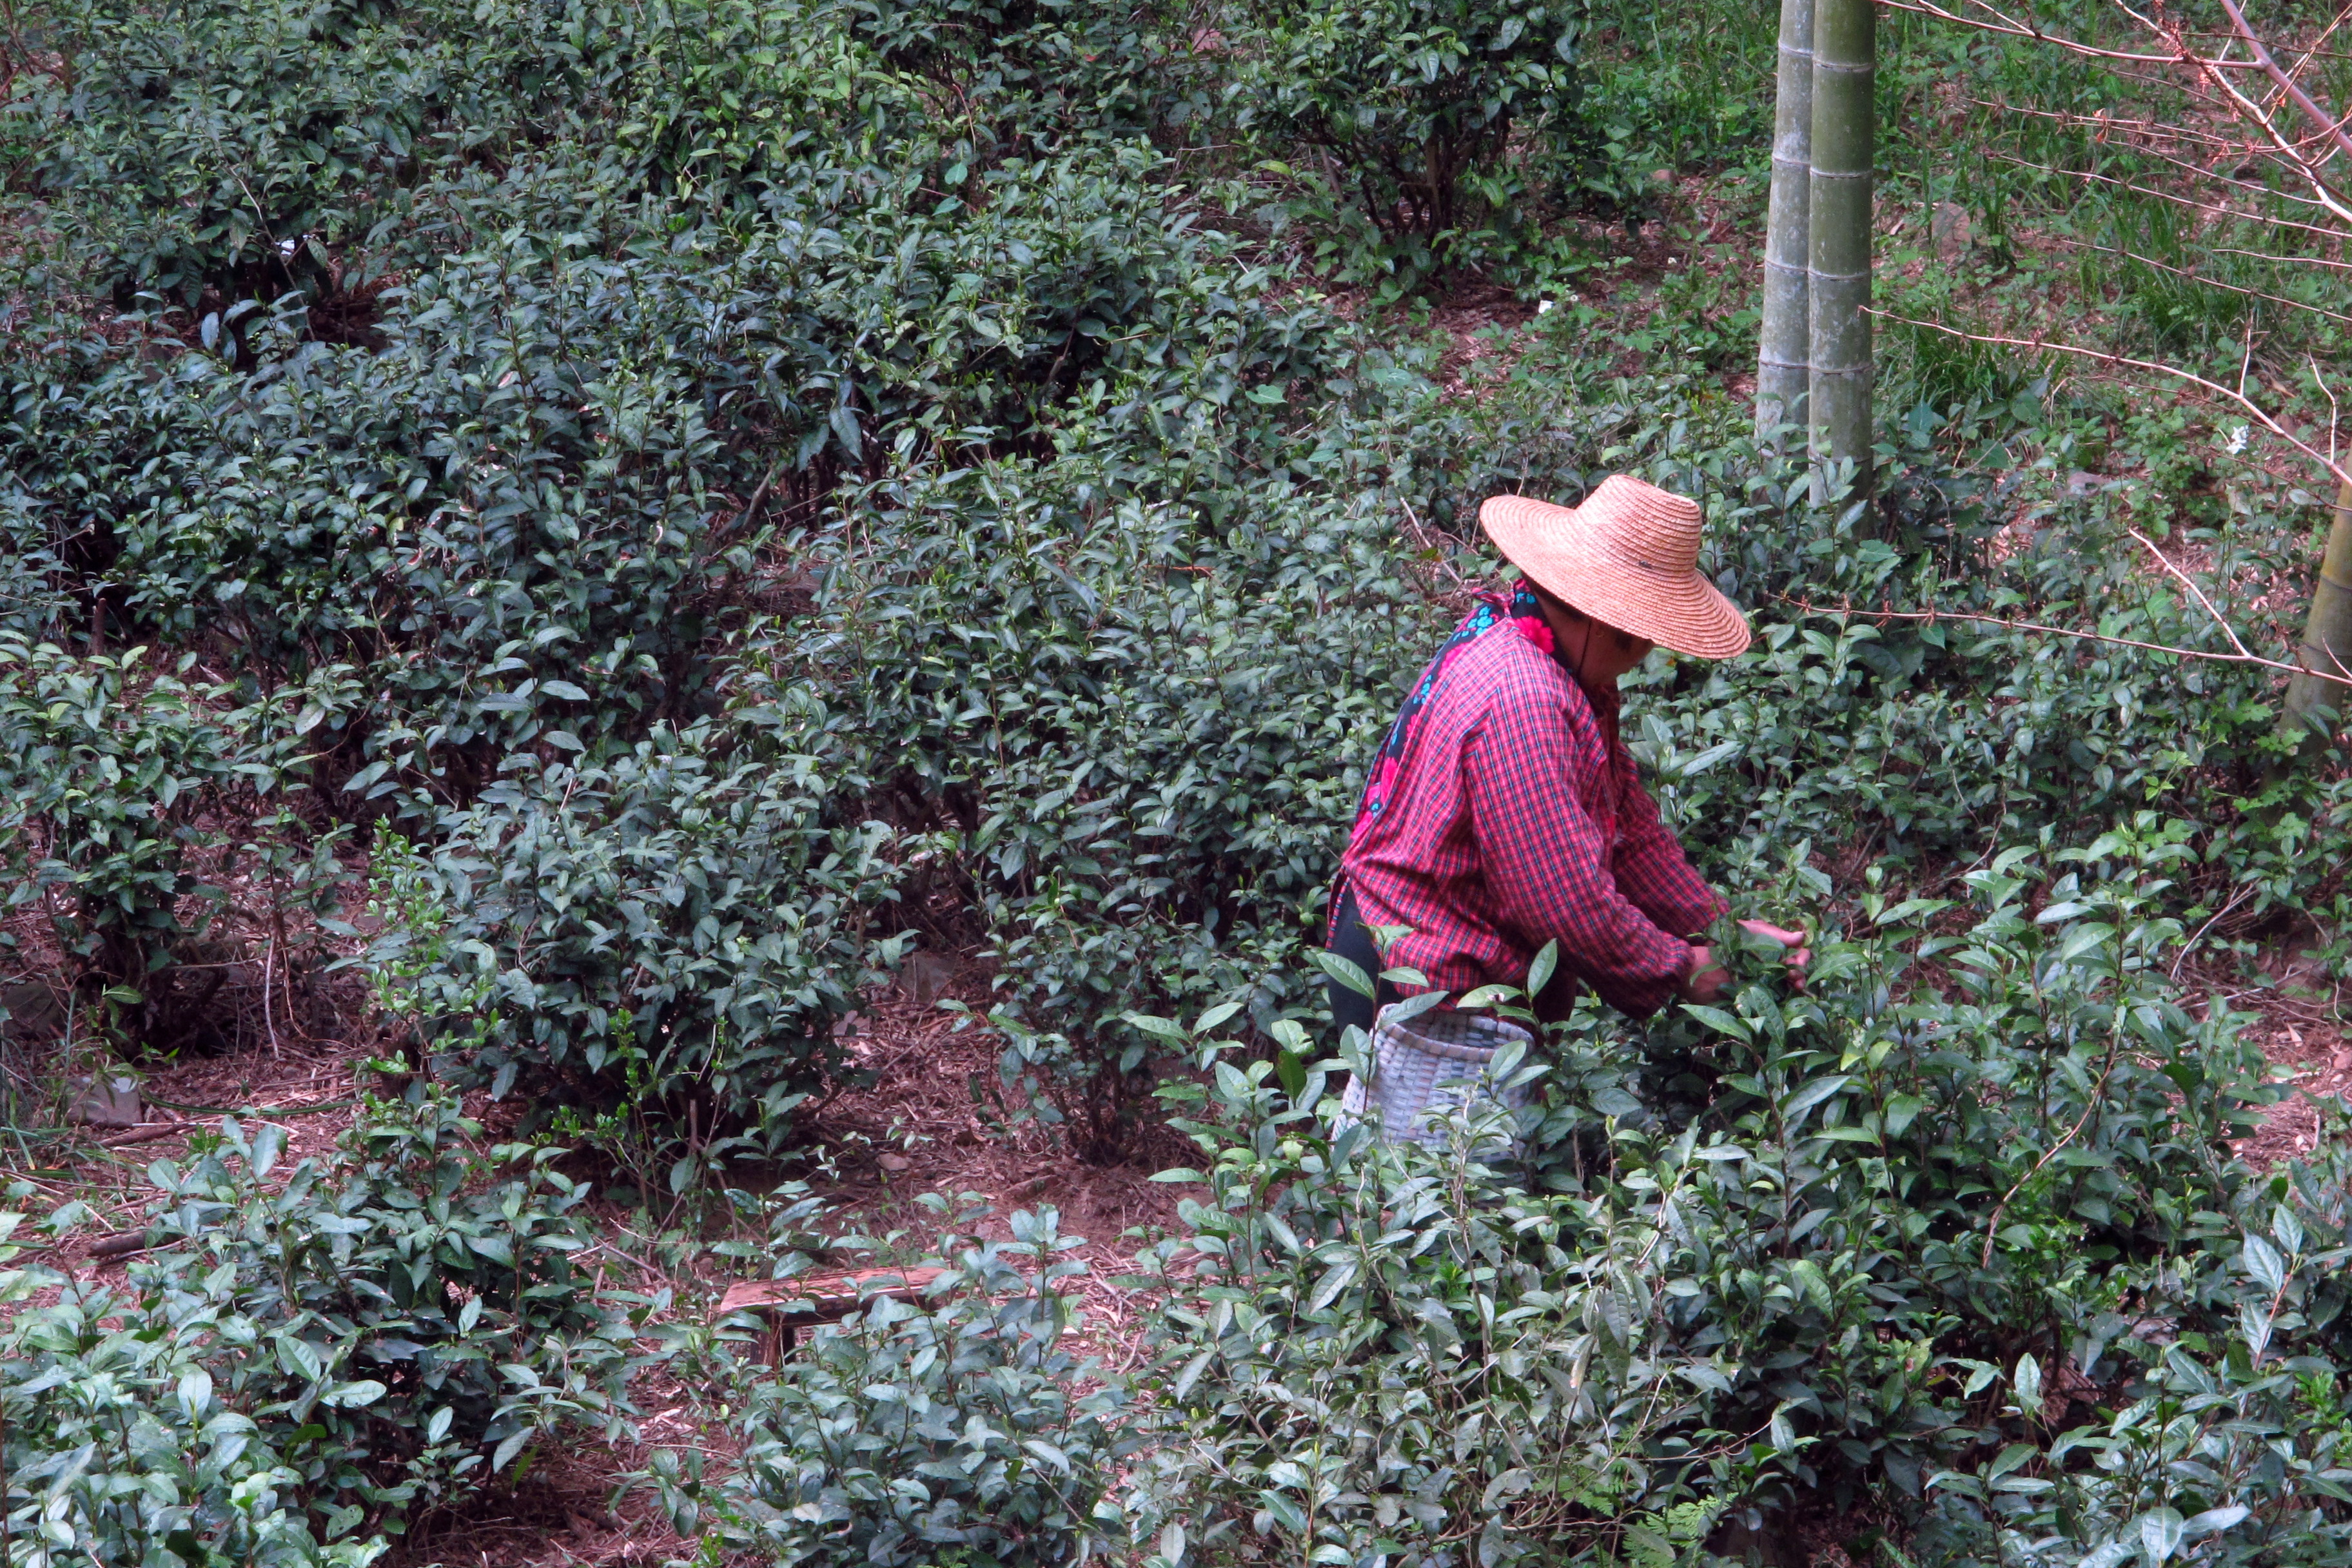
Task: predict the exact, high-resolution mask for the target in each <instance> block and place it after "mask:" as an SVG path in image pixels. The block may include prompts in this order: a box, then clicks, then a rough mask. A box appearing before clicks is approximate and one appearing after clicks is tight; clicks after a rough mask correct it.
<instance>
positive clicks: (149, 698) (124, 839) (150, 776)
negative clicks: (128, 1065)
mask: <svg viewBox="0 0 2352 1568" xmlns="http://www.w3.org/2000/svg"><path fill="white" fill-rule="evenodd" d="M154 662H155V661H154V659H153V658H152V650H151V649H149V648H145V647H134V648H131V649H129V650H127V651H126V652H124V653H123V654H121V656H119V657H114V658H108V657H105V656H93V657H89V658H75V657H73V656H72V655H69V654H67V653H65V652H64V651H63V650H61V649H59V648H58V647H56V646H54V645H52V644H47V643H42V644H37V645H35V644H31V643H28V642H26V641H25V640H24V639H22V638H21V637H16V636H14V635H11V634H7V633H0V798H5V800H6V802H7V804H6V805H5V807H0V833H5V837H0V843H5V849H0V876H5V878H6V879H7V883H8V892H7V905H8V907H9V908H11V909H21V908H23V907H24V906H26V905H27V904H33V903H39V904H40V905H42V906H43V907H44V908H45V910H47V914H48V923H49V926H50V930H51V932H52V934H53V935H54V936H55V937H56V939H57V942H58V947H59V948H60V949H61V950H62V952H64V954H65V956H66V961H67V963H68V966H69V967H70V970H71V973H72V981H73V985H74V989H75V991H76V994H77V998H78V1001H79V1004H80V1005H87V1006H90V1007H94V1008H95V1007H100V1006H101V1005H102V1007H103V1010H104V1012H105V1014H106V1016H108V1018H109V1019H110V1033H112V1034H114V1035H115V1036H116V1037H118V1039H119V1040H120V1041H121V1042H122V1043H124V1044H126V1045H130V1046H133V1047H139V1048H143V1049H148V1050H152V1051H155V1052H158V1053H162V1052H167V1051H170V1050H173V1049H175V1048H177V1047H179V1046H181V1045H184V1044H185V1043H186V1041H187V1039H188V1038H189V1037H190V1035H191V1032H192V1030H193V1029H194V1026H196V1024H197V1023H199V1022H200V1017H199V1014H200V1009H201V1005H202V1002H203V1000H204V997H203V995H202V994H195V993H194V988H193V987H192V986H190V985H188V984H186V983H185V980H184V976H183V975H181V974H177V973H173V972H172V971H173V964H174V963H175V962H176V961H178V960H180V959H182V958H184V957H185V956H186V953H187V948H188V944H189V943H190V942H193V941H194V939H195V938H197V937H199V936H200V935H201V934H202V933H203V931H204V930H205V926H206V924H207V923H208V922H209V921H210V919H211V917H212V915H213V913H214V912H215V910H217V908H218V907H219V906H220V905H221V904H222V903H223V902H225V901H226V899H227V897H228V886H227V885H228V883H229V880H230V879H231V877H232V875H233V874H234V871H235V866H234V860H235V858H236V854H237V852H238V851H239V850H244V851H247V852H248V853H265V852H264V851H262V850H260V849H259V847H258V846H257V845H255V844H253V843H250V842H244V843H241V842H240V841H239V840H240V833H239V828H240V826H247V827H248V830H251V829H252V827H253V826H257V825H243V824H240V823H239V822H238V820H237V817H238V813H237V812H236V810H235V809H234V808H235V807H236V806H237V805H241V804H244V803H247V802H254V801H257V800H258V799H259V798H260V797H266V796H267V795H269V794H270V793H271V792H272V791H273V790H276V789H278V787H279V786H280V785H282V784H285V783H286V782H287V775H288V773H289V772H293V771H295V768H296V764H297V763H298V761H299V746H300V744H301V741H300V737H299V729H300V719H301V715H300V713H299V711H297V710H299V709H300V708H301V707H302V698H303V695H304V694H303V693H302V692H300V691H287V692H283V693H280V694H278V698H277V699H276V700H263V701H256V702H248V703H244V704H240V703H239V697H240V695H241V694H240V693H239V692H237V691H236V689H234V688H233V687H231V686H228V685H226V684H222V683H212V684H208V685H205V686H193V685H191V684H189V683H188V682H187V681H186V680H185V679H182V678H183V677H184V676H186V675H187V674H188V673H190V668H191V666H192V665H193V664H194V658H193V656H191V657H189V658H183V659H181V660H180V661H179V667H178V668H179V673H178V674H177V675H173V674H168V673H163V672H161V671H152V672H151V669H150V668H149V667H150V666H152V664H153V663H154ZM290 820H291V819H290V818H288V817H287V816H285V815H284V814H280V816H278V818H275V819H273V821H274V822H276V823H277V825H278V826H288V825H289V822H290ZM298 837H307V835H298ZM323 852H324V851H320V853H323ZM312 880H313V881H315V880H316V879H315V878H313V879H312Z"/></svg>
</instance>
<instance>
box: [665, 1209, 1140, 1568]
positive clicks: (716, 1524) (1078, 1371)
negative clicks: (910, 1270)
mask: <svg viewBox="0 0 2352 1568" xmlns="http://www.w3.org/2000/svg"><path fill="white" fill-rule="evenodd" d="M1083 1245H1084V1242H1083V1240H1082V1239H1080V1238H1078V1237H1067V1236H1064V1235H1062V1234H1061V1232H1060V1229H1059V1226H1058V1221H1057V1216H1056V1215H1055V1211H1054V1210H1052V1209H1050V1208H1049V1209H1045V1210H1041V1211H1039V1212H1038V1213H1036V1214H1034V1215H1033V1214H1028V1213H1020V1214H1015V1215H1013V1240H1012V1241H1011V1242H1009V1243H998V1242H990V1243H987V1244H984V1245H982V1246H979V1247H969V1248H966V1249H965V1250H963V1251H962V1252H961V1253H959V1254H958V1255H957V1257H956V1258H955V1260H954V1262H953V1264H952V1265H951V1266H950V1268H949V1271H948V1272H947V1273H946V1274H944V1275H943V1276H941V1277H940V1279H939V1280H938V1281H936V1282H935V1283H934V1284H933V1285H932V1286H931V1287H930V1288H929V1291H928V1292H927V1294H928V1295H929V1297H930V1298H931V1300H928V1301H926V1302H924V1303H921V1304H916V1303H909V1302H898V1301H894V1300H889V1299H888V1298H887V1297H882V1298H877V1300H875V1301H874V1302H873V1304H872V1305H871V1306H870V1307H869V1308H867V1309H866V1310H865V1311H864V1312H863V1313H860V1314H858V1315H856V1316H854V1317H852V1318H850V1319H849V1320H848V1321H845V1322H844V1323H842V1324H840V1325H839V1326H837V1327H834V1328H827V1329H820V1330H817V1331H814V1334H813V1336H812V1337H811V1338H810V1339H809V1340H808V1342H807V1343H806V1344H805V1345H803V1347H802V1348H801V1349H800V1350H799V1351H798V1352H795V1354H794V1355H793V1357H791V1358H790V1359H788V1360H787V1361H786V1362H785V1363H783V1365H782V1367H780V1368H778V1369H777V1370H776V1371H774V1372H773V1373H768V1372H764V1371H762V1372H760V1373H749V1374H747V1373H741V1372H739V1373H737V1374H736V1375H737V1379H738V1382H737V1384H736V1385H735V1387H734V1388H733V1389H732V1390H731V1392H730V1396H729V1403H730V1405H732V1406H733V1407H734V1408H735V1410H736V1411H737V1412H738V1414H736V1415H734V1416H733V1417H732V1419H733V1420H734V1422H735V1423H736V1427H737V1431H738V1434H739V1436H740V1441H741V1444H742V1449H741V1459H740V1463H739V1464H738V1465H737V1466H736V1467H735V1468H733V1469H732V1470H730V1473H729V1474H728V1475H727V1476H726V1477H725V1478H724V1479H722V1480H720V1481H719V1482H717V1483H716V1484H715V1485H714V1484H709V1483H698V1482H693V1481H690V1480H688V1479H687V1477H686V1475H685V1473H684V1472H683V1471H682V1470H680V1469H679V1468H677V1466H676V1465H675V1463H674V1462H673V1463H672V1464H671V1465H670V1466H669V1467H668V1468H667V1469H665V1470H662V1471H657V1472H656V1476H655V1483H656V1486H657V1487H658V1488H659V1489H661V1491H662V1492H663V1494H664V1498H665V1501H666V1503H667V1507H668V1508H669V1510H670V1512H671V1517H672V1520H673V1521H674V1522H675V1523H676V1524H677V1528H678V1529H679V1530H680V1531H685V1532H688V1533H700V1534H702V1535H703V1537H704V1539H705V1540H706V1541H708V1542H711V1543H712V1544H714V1545H716V1546H719V1547H720V1548H722V1549H725V1550H731V1551H739V1552H758V1553H759V1554H760V1555H761V1556H762V1557H763V1558H768V1559H772V1560H773V1561H775V1562H778V1563H839V1564H844V1565H847V1564H863V1563H879V1564H884V1565H886V1568H889V1565H897V1564H916V1563H1003V1564H1006V1565H1008V1568H1019V1565H1024V1564H1034V1563H1066V1562H1072V1561H1083V1560H1085V1559H1086V1558H1087V1557H1088V1556H1090V1555H1092V1554H1093V1553H1095V1552H1097V1551H1099V1550H1100V1549H1102V1548H1103V1547H1105V1546H1107V1545H1110V1544H1114V1543H1116V1542H1118V1540H1119V1539H1120V1534H1119V1531H1120V1528H1121V1519H1120V1515H1119V1512H1118V1508H1117V1507H1116V1505H1114V1504H1112V1503H1110V1502H1109V1501H1108V1500H1107V1499H1108V1492H1109V1489H1110V1484H1111V1481H1112V1479H1113V1477H1114V1476H1115V1475H1116V1473H1117V1471H1118V1466H1119V1465H1120V1463H1121V1462H1122V1461H1123V1460H1124V1459H1126V1458H1128V1457H1129V1455H1130V1454H1131V1453H1132V1452H1133V1448H1134V1445H1133V1442H1132V1440H1131V1438H1130V1437H1129V1436H1128V1434H1127V1432H1126V1431H1125V1429H1124V1427H1123V1426H1122V1424H1121V1423H1120V1420H1119V1417H1120V1415H1121V1412H1122V1410H1123V1408H1124V1405H1125V1396H1124V1394H1123V1392H1122V1390H1121V1388H1120V1387H1119V1385H1118V1384H1117V1383H1116V1382H1115V1381H1111V1380H1109V1379H1108V1374H1107V1373H1104V1371H1103V1369H1102V1368H1101V1367H1099V1366H1098V1365H1097V1363H1094V1362H1092V1361H1087V1362H1080V1361H1078V1360H1077V1359H1076V1358H1075V1357H1073V1356H1072V1355H1071V1354H1070V1353H1069V1352H1067V1351H1066V1350H1065V1349H1063V1348H1062V1345H1061V1338H1062V1335H1063V1334H1064V1333H1066V1332H1067V1331H1069V1330H1070V1329H1072V1328H1073V1327H1074V1326H1076V1315H1075V1314H1074V1313H1073V1311H1072V1310H1071V1306H1070V1302H1069V1299H1068V1298H1067V1297H1066V1296H1065V1295H1063V1294H1062V1292H1061V1291H1060V1290H1059V1289H1056V1286H1057V1284H1058V1283H1059V1282H1060V1281H1063V1280H1066V1279H1070V1278H1072V1277H1074V1276H1076V1275H1079V1274H1083V1273H1084V1272H1085V1271H1086V1266H1085V1265H1084V1264H1082V1263H1077V1262H1074V1261H1071V1260H1069V1259H1068V1258H1063V1257H1062V1256H1061V1255H1063V1254H1065V1253H1067V1252H1068V1251H1069V1250H1070V1249H1072V1248H1074V1247H1080V1246H1083ZM1057 1259H1058V1260H1057ZM1016 1260H1024V1261H1025V1262H1026V1263H1027V1264H1028V1267H1027V1268H1025V1269H1024V1268H1021V1267H1018V1266H1016ZM800 1261H804V1259H803V1260H800ZM942 1298H944V1300H942ZM1089 1382H1093V1383H1096V1384H1097V1386H1096V1387H1095V1388H1094V1389H1093V1391H1092V1392H1088V1393H1084V1394H1081V1393H1079V1392H1078V1388H1079V1386H1080V1385H1083V1384H1087V1383H1089Z"/></svg>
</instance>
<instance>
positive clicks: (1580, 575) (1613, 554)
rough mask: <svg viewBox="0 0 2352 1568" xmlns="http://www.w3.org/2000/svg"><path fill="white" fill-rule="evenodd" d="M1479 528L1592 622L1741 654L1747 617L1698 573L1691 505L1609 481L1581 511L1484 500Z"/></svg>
mask: <svg viewBox="0 0 2352 1568" xmlns="http://www.w3.org/2000/svg"><path fill="white" fill-rule="evenodd" d="M1478 521H1479V522H1481V523H1482V524H1484V525H1485V527H1486V537H1487V538H1489V539H1491V540H1493V541H1494V542H1495V545H1496V548H1497V549H1499V550H1500V551H1502V552H1503V554H1504V555H1505V556H1506V557H1507V559H1508V560H1509V561H1510V563H1511V564H1512V565H1514V566H1517V568H1518V569H1519V570H1520V571H1522V572H1524V573H1526V574H1528V576H1529V577H1530V578H1532V579H1534V581H1535V584H1536V585H1537V586H1538V587H1539V588H1542V589H1544V590H1546V591H1547V592H1549V594H1551V595H1552V596H1553V597H1555V598H1558V599H1561V600H1564V601H1566V602H1567V603H1568V604H1569V605H1570V606H1572V607H1573V608H1575V609H1579V610H1581V611H1583V612H1584V613H1585V614H1586V615H1588V616H1591V617H1592V618H1593V619H1594V620H1596V621H1601V622H1604V623H1606V624H1607V625H1609V626H1615V627H1617V628H1618V629H1619V630H1620V631H1627V632H1631V633H1633V635H1634V636H1635V637H1646V638H1648V639H1649V640H1650V641H1651V642H1654V643H1656V644H1657V645H1658V646H1659V647H1668V648H1672V649H1674V650H1675V652H1676V653H1686V654H1689V655H1691V656H1692V657H1693V658H1730V657H1731V656H1732V655H1733V654H1736V653H1738V652H1739V651H1740V650H1741V649H1743V648H1745V647H1747V646H1748V618H1747V617H1746V616H1742V615H1741V614H1740V613H1739V607H1738V605H1734V604H1733V603H1732V602H1731V601H1730V600H1728V599H1727V598H1725V597H1724V596H1723V594H1722V592H1721V591H1720V590H1719V589H1717V587H1716V585H1715V584H1712V583H1710V582H1708V581H1707V580H1706V578H1705V577H1704V576H1702V575H1701V574H1700V573H1699V569H1698V536H1699V510H1698V503H1697V502H1696V501H1694V500H1688V499H1686V498H1685V497H1683V496H1678V495H1674V494H1671V493H1669V492H1667V491H1665V490H1662V489H1658V487H1657V486H1655V485H1649V484H1643V482H1642V481H1641V480H1640V479H1629V478H1627V477H1626V476H1625V475H1623V474H1612V475H1610V476H1609V478H1607V479H1603V480H1601V483H1600V485H1599V487H1598V488H1596V489H1594V490H1593V492H1592V493H1591V495H1589V496H1587V497H1585V498H1584V504H1583V505H1582V506H1554V505H1552V504H1551V502H1549V501H1541V500H1533V499H1532V498H1530V497H1528V496H1490V497H1489V498H1487V500H1486V504H1485V505H1483V506H1481V507H1480V508H1479V509H1478Z"/></svg>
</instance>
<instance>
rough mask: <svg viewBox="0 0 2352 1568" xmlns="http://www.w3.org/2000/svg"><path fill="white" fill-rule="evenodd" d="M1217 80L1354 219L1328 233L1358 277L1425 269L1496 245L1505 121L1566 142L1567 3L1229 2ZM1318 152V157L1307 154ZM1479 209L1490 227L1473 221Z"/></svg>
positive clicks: (1505, 240) (1510, 177)
mask: <svg viewBox="0 0 2352 1568" xmlns="http://www.w3.org/2000/svg"><path fill="white" fill-rule="evenodd" d="M1239 12H1240V15H1241V16H1243V17H1244V18H1246V23H1245V26H1244V27H1243V28H1242V29H1241V30H1240V31H1239V33H1238V35H1237V36H1236V37H1234V39H1233V40H1232V47H1233V48H1234V52H1235V54H1236V56H1237V57H1238V58H1239V59H1240V60H1241V61H1243V62H1244V63H1243V64H1242V65H1241V66H1240V67H1239V68H1237V71H1236V74H1235V79H1234V84H1233V86H1232V88H1231V89H1230V91H1231V93H1232V95H1233V97H1234V100H1235V102H1236V103H1238V104H1239V105H1240V106H1241V107H1240V110H1239V112H1240V115H1241V119H1242V121H1243V123H1244V125H1245V126H1248V127H1251V128H1252V129H1253V130H1254V131H1255V134H1256V135H1257V136H1258V137H1259V138H1260V142H1261V145H1262V146H1263V147H1264V149H1265V153H1267V154H1268V155H1270V156H1274V157H1278V158H1285V159H1288V160H1291V161H1292V162H1294V163H1309V161H1310V160H1312V161H1313V162H1312V164H1310V166H1308V167H1306V168H1301V169H1299V170H1298V171H1297V172H1298V173H1299V174H1302V175H1304V176H1306V177H1307V178H1309V179H1320V180H1321V181H1323V182H1324V183H1325V184H1326V185H1327V187H1328V191H1329V196H1328V202H1329V208H1330V210H1332V211H1333V212H1334V213H1335V215H1345V216H1346V218H1347V219H1348V220H1349V222H1350V223H1351V224H1352V225H1353V226H1360V231H1359V232H1358V233H1356V234H1345V233H1343V235H1342V237H1340V238H1339V239H1337V240H1335V241H1329V242H1327V246H1328V249H1330V250H1334V251H1337V252H1339V256H1340V257H1341V258H1342V260H1343V261H1344V264H1345V268H1346V270H1348V271H1349V273H1351V274H1354V275H1358V276H1377V275H1380V274H1383V273H1393V274H1398V275H1400V278H1399V281H1400V283H1401V284H1402V286H1405V287H1411V286H1412V282H1413V281H1414V280H1416V279H1419V278H1420V277H1422V276H1423V275H1425V274H1427V273H1429V272H1431V271H1433V270H1436V269H1441V268H1445V267H1448V266H1453V265H1458V264H1461V263H1465V262H1475V261H1477V260H1481V259H1484V258H1486V257H1487V256H1489V255H1494V254H1497V253H1499V254H1500V255H1502V256H1504V257H1508V256H1509V255H1510V253H1511V252H1512V250H1513V249H1515V248H1516V247H1517V245H1518V244H1519V243H1521V242H1522V237H1521V236H1520V235H1519V234H1518V233H1517V232H1515V231H1516V230H1517V228H1518V226H1520V225H1521V224H1522V223H1523V222H1524V221H1525V219H1524V214H1523V213H1522V212H1521V211H1520V210H1519V209H1520V207H1521V205H1522V204H1523V203H1524V202H1525V201H1526V200H1527V199H1528V195H1530V185H1531V184H1532V182H1530V181H1529V180H1528V178H1527V176H1526V175H1525V174H1523V173H1522V172H1520V171H1518V170H1516V169H1514V168H1512V167H1510V166H1509V164H1508V163H1506V162H1505V158H1504V154H1505V153H1506V150H1507V148H1509V147H1510V145H1511V143H1512V141H1513V138H1514V135H1515V134H1516V135H1517V136H1519V137H1522V138H1525V139H1526V140H1527V141H1528V142H1530V143H1531V144H1532V145H1533V146H1534V147H1535V148H1536V149H1538V151H1539V153H1540V152H1557V151H1559V150H1564V149H1565V148H1566V147H1568V146H1570V145H1572V144H1573V142H1575V140H1576V139H1577V138H1578V136H1579V133H1580V130H1581V127H1580V122H1579V120H1578V116H1577V107H1578V100H1579V93H1580V80H1579V77H1578V72H1577V67H1576V55H1577V44H1578V40H1579V37H1580V32H1581V20H1582V11H1581V9H1580V8H1579V7H1572V6H1570V5H1560V4H1556V3H1551V0H1539V3H1534V4H1530V3H1528V0H1315V3H1314V4H1309V5H1281V4H1260V3H1255V0H1253V3H1251V4H1248V5H1243V6H1241V7H1239ZM1315 165H1319V166H1315ZM1486 223H1493V224H1496V225H1497V226H1498V228H1497V229H1487V228H1485V227H1482V225H1483V224H1486Z"/></svg>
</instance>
